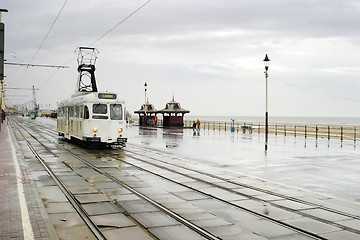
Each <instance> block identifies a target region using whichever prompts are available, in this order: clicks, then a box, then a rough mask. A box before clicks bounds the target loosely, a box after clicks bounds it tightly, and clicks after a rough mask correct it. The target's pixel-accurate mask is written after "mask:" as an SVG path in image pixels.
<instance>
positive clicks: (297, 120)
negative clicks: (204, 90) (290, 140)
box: [184, 115, 360, 126]
mask: <svg viewBox="0 0 360 240" xmlns="http://www.w3.org/2000/svg"><path fill="white" fill-rule="evenodd" d="M197 119H199V120H200V121H214V122H231V119H234V120H235V121H236V122H244V123H254V124H255V123H264V122H265V117H262V116H261V117H260V116H253V117H250V116H191V115H185V116H184V120H191V121H196V120H197ZM269 123H271V124H276V123H277V124H301V125H306V124H309V125H310V124H312V125H313V124H319V125H320V124H329V125H351V126H359V125H360V117H279V116H269Z"/></svg>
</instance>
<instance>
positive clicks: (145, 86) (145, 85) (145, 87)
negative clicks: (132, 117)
mask: <svg viewBox="0 0 360 240" xmlns="http://www.w3.org/2000/svg"><path fill="white" fill-rule="evenodd" d="M144 89H145V105H144V112H145V113H144V126H146V100H147V99H146V93H147V84H146V82H145V84H144Z"/></svg>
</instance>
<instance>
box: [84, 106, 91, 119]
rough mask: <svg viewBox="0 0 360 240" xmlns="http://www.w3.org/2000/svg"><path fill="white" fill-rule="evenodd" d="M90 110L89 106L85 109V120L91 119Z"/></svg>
mask: <svg viewBox="0 0 360 240" xmlns="http://www.w3.org/2000/svg"><path fill="white" fill-rule="evenodd" d="M89 115H90V114H89V108H88V106H85V107H84V119H89Z"/></svg>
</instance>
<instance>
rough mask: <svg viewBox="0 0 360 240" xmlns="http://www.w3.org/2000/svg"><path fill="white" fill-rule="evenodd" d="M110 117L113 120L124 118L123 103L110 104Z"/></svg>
mask: <svg viewBox="0 0 360 240" xmlns="http://www.w3.org/2000/svg"><path fill="white" fill-rule="evenodd" d="M110 119H111V120H122V105H121V104H110Z"/></svg>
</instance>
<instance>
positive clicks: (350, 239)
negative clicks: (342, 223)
mask: <svg viewBox="0 0 360 240" xmlns="http://www.w3.org/2000/svg"><path fill="white" fill-rule="evenodd" d="M321 236H322V237H324V238H326V239H330V240H345V239H346V240H359V234H355V233H352V232H348V231H337V232H331V233H325V234H322V235H321Z"/></svg>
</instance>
